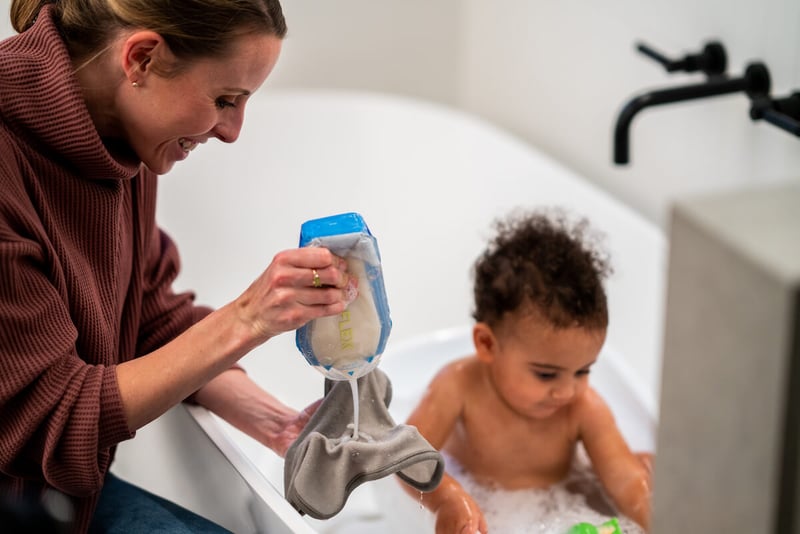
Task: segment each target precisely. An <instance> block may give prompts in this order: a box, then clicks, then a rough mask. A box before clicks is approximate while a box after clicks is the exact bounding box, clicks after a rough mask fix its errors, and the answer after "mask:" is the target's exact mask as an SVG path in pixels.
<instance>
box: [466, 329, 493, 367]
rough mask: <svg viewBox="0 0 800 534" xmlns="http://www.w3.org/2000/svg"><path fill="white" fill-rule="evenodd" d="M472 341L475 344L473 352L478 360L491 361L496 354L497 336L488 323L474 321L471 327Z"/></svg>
mask: <svg viewBox="0 0 800 534" xmlns="http://www.w3.org/2000/svg"><path fill="white" fill-rule="evenodd" d="M472 342H473V344H474V345H475V354H476V355H477V356H478V359H479V360H480V361H482V362H484V363H491V362H492V360H494V358H495V357H496V356H497V350H498V344H497V338H496V337H495V335H494V332H493V331H492V329H491V327H490V326H489V325H488V324H486V323H476V324H475V326H473V327H472Z"/></svg>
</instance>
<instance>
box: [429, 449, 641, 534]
mask: <svg viewBox="0 0 800 534" xmlns="http://www.w3.org/2000/svg"><path fill="white" fill-rule="evenodd" d="M445 460H446V465H447V472H448V473H449V474H450V475H451V476H453V477H454V478H455V479H456V480H458V482H459V483H460V484H461V485H462V487H463V488H464V489H465V490H466V491H467V492H468V493H469V494H470V495H471V496H472V498H473V499H475V501H476V502H477V503H478V505H479V506H480V507H481V510H482V511H483V514H484V517H485V518H486V522H487V523H488V526H489V532H502V533H503V534H564V533H565V532H567V531H568V530H569V529H570V527H572V526H573V525H575V524H577V523H581V522H586V523H591V524H594V525H598V524H600V523H603V522H604V521H607V520H608V519H610V518H611V517H617V518H618V519H619V524H620V529H621V530H622V532H623V533H625V534H645V531H644V530H643V529H642V528H641V527H640V526H639V525H637V524H636V523H635V522H634V521H632V520H631V519H629V518H627V517H625V516H622V515H619V514H618V513H616V511H615V510H614V507H613V506H612V504H611V501H610V499H609V498H608V496H607V495H606V493H605V491H604V490H603V488H602V486H601V485H600V482H599V480H598V479H597V476H596V475H595V473H594V471H593V470H592V468H591V464H590V462H589V459H588V456H587V455H586V452H585V450H584V449H583V447H578V451H577V453H576V458H575V461H574V462H573V467H572V470H571V471H570V473H569V474H568V476H567V477H566V479H565V480H563V481H561V482H559V483H558V484H555V485H553V486H551V487H549V488H547V489H523V490H504V489H500V488H493V487H489V486H487V485H485V484H481V483H479V482H477V481H476V480H475V479H474V478H473V477H472V476H471V475H470V474H469V473H468V472H466V471H465V470H463V469H462V468H461V466H460V465H459V464H458V462H456V461H455V460H454V459H453V458H452V457H451V456H449V455H445Z"/></svg>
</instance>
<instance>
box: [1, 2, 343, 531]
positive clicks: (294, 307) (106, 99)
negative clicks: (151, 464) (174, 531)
mask: <svg viewBox="0 0 800 534" xmlns="http://www.w3.org/2000/svg"><path fill="white" fill-rule="evenodd" d="M11 15H12V24H13V26H14V28H15V29H16V30H17V31H18V32H20V34H19V35H17V36H14V37H11V38H9V39H6V40H4V41H2V42H0V87H1V88H2V94H3V98H2V101H0V116H2V117H3V120H2V122H0V190H2V192H3V194H2V198H0V376H3V380H2V382H0V422H2V425H0V496H2V495H10V496H11V497H12V498H15V499H21V498H23V497H29V496H31V495H44V494H47V493H48V491H50V492H52V491H53V490H55V491H58V492H60V493H62V494H64V495H66V496H67V497H68V501H69V503H70V506H71V510H72V512H73V515H72V517H71V523H72V527H73V528H72V531H74V532H85V531H87V530H88V529H89V528H90V525H91V527H92V529H94V530H97V531H106V530H108V529H114V528H118V529H123V530H125V531H130V530H129V528H130V527H131V525H135V526H136V528H138V529H139V530H140V531H142V532H151V531H153V530H156V529H155V528H153V527H152V525H150V524H149V523H148V521H157V522H159V524H160V526H161V528H169V527H166V526H165V525H164V523H163V522H164V521H166V522H167V523H170V524H174V525H176V528H180V524H183V525H186V526H189V528H190V529H191V530H192V531H194V532H199V531H209V532H214V531H219V530H221V529H220V527H218V526H216V525H214V524H213V523H211V522H209V521H205V520H203V519H202V518H199V517H197V516H195V515H193V514H191V513H190V512H188V511H186V510H182V509H180V508H178V507H175V506H174V505H173V504H172V503H169V502H165V501H163V500H161V499H157V498H154V496H152V495H150V494H147V493H146V492H144V491H142V490H140V489H138V488H136V487H134V486H131V485H130V484H127V483H125V482H123V481H120V480H117V479H115V478H114V477H112V476H110V475H108V470H109V466H110V464H111V461H112V459H113V458H114V454H115V451H116V447H117V444H118V443H120V442H121V441H124V440H127V439H129V438H131V437H133V435H134V433H135V432H136V430H137V429H139V428H140V427H142V426H143V425H145V424H146V423H148V422H150V421H152V420H153V419H155V418H156V417H158V416H160V415H161V414H163V413H164V412H166V411H167V410H168V409H169V408H170V407H172V406H174V405H175V404H178V403H180V402H181V401H184V400H187V401H189V402H194V403H197V404H200V405H203V406H205V407H207V408H208V409H210V410H211V411H213V412H215V413H217V414H218V415H220V416H221V417H222V418H223V419H226V420H227V421H229V422H230V423H231V424H232V425H234V426H235V427H237V428H239V429H241V430H242V431H244V432H246V433H248V434H249V435H251V436H252V437H253V438H254V439H256V440H258V442H260V443H262V444H263V445H266V446H268V447H270V448H272V449H273V450H275V451H276V452H277V453H278V454H281V455H282V454H284V453H285V451H286V449H287V447H288V445H289V444H290V443H291V442H292V441H294V439H295V438H296V437H297V435H298V433H299V432H300V431H301V430H302V428H303V426H304V425H305V423H306V422H307V420H308V418H309V416H310V415H311V413H312V412H313V409H309V410H305V411H302V412H298V411H297V410H295V409H294V408H291V407H288V406H286V405H284V404H283V403H281V402H280V401H279V400H278V399H276V398H274V397H273V396H271V395H270V394H268V393H267V392H266V391H264V390H262V389H261V388H260V387H258V386H257V385H256V384H255V383H254V382H253V381H252V380H250V378H249V377H248V375H247V374H246V373H244V372H243V370H242V369H241V368H240V367H239V366H238V365H237V363H236V362H237V361H238V360H239V359H240V358H241V357H242V356H244V355H245V354H247V353H248V352H249V351H250V350H252V349H253V348H255V347H257V346H259V345H261V344H263V343H264V342H266V341H267V340H269V339H271V338H272V337H274V336H276V335H278V334H280V333H283V332H286V331H290V330H294V329H296V328H298V327H299V326H301V325H303V324H305V323H306V322H308V321H310V320H312V319H316V318H319V317H323V316H327V315H334V314H338V313H341V312H342V311H343V310H344V309H345V306H346V305H347V303H348V302H349V301H350V300H351V299H352V295H353V292H354V291H355V289H354V288H355V285H356V282H355V281H354V280H351V277H350V275H349V274H348V273H347V264H346V262H345V261H344V260H342V259H341V258H337V257H336V256H334V255H333V254H331V253H330V251H328V250H327V249H325V248H323V247H314V248H308V249H304V250H301V249H290V250H285V251H282V252H278V253H277V254H276V255H275V257H274V259H273V261H272V262H271V263H270V264H269V265H268V266H267V267H266V269H265V270H263V272H262V273H261V274H260V275H259V276H257V278H256V280H255V281H253V282H252V283H251V284H249V286H246V289H245V290H244V291H243V292H242V293H241V294H240V296H239V297H237V298H236V299H234V300H233V301H231V302H228V303H227V304H224V305H222V306H220V307H219V309H217V310H211V309H209V308H206V307H202V306H197V305H195V304H194V302H193V295H192V294H191V293H188V292H187V293H182V294H181V293H175V292H174V291H173V289H172V282H173V280H174V279H175V277H176V276H177V274H178V270H179V259H178V253H177V249H176V247H175V246H174V244H173V243H172V241H171V240H170V238H169V237H168V236H167V235H166V234H165V233H163V232H162V231H161V230H160V228H159V227H158V226H157V224H156V220H155V204H156V183H157V179H158V174H159V173H162V172H166V171H168V170H169V169H171V168H172V166H173V165H174V163H175V162H176V161H179V160H182V159H185V158H186V157H187V156H188V154H189V152H191V151H192V150H193V149H194V148H196V147H197V146H198V145H199V144H202V143H204V142H205V141H207V140H208V139H210V138H217V139H219V140H221V141H223V142H227V143H230V142H233V141H235V140H236V139H237V138H238V136H239V132H240V129H241V126H242V121H243V120H244V109H245V104H246V102H247V100H248V98H249V97H250V95H251V94H252V93H253V92H255V91H256V90H257V89H258V88H259V87H260V86H261V85H262V84H263V82H264V80H265V79H266V78H267V76H268V75H269V73H270V71H271V70H272V68H273V66H274V65H275V62H276V61H277V59H278V56H279V53H280V45H281V39H282V37H283V36H284V34H285V33H286V24H285V22H284V19H283V15H282V12H281V6H280V4H279V3H278V2H277V1H276V0H114V1H109V0H58V2H52V1H48V0H13V1H12V3H11ZM209 20H210V21H218V20H224V21H226V24H208V23H207V22H206V21H209ZM314 270H316V272H318V273H319V275H320V277H321V278H322V283H323V287H313V286H312V280H313V277H312V276H311V273H312V272H314ZM32 459H36V460H35V461H32ZM23 530H24V528H23Z"/></svg>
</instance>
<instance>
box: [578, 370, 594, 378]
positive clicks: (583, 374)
mask: <svg viewBox="0 0 800 534" xmlns="http://www.w3.org/2000/svg"><path fill="white" fill-rule="evenodd" d="M591 372H592V370H591V369H581V370H580V371H577V372H576V373H575V376H586V375H588V374H589V373H591Z"/></svg>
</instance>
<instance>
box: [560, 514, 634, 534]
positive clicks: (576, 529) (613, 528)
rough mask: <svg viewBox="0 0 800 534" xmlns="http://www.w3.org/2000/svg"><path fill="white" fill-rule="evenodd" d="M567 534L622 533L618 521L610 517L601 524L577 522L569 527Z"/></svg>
mask: <svg viewBox="0 0 800 534" xmlns="http://www.w3.org/2000/svg"><path fill="white" fill-rule="evenodd" d="M567 534H622V531H621V530H620V528H619V521H617V519H616V518H612V519H609V520H608V521H606V522H605V523H603V524H602V525H592V524H590V523H578V524H577V525H575V526H573V527H572V528H571V529H569V530H568V531H567Z"/></svg>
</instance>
